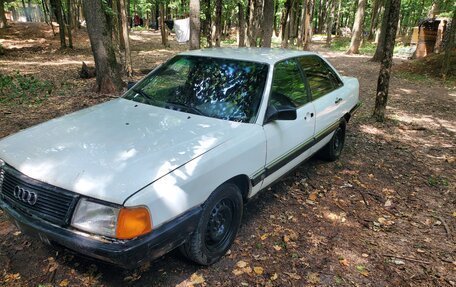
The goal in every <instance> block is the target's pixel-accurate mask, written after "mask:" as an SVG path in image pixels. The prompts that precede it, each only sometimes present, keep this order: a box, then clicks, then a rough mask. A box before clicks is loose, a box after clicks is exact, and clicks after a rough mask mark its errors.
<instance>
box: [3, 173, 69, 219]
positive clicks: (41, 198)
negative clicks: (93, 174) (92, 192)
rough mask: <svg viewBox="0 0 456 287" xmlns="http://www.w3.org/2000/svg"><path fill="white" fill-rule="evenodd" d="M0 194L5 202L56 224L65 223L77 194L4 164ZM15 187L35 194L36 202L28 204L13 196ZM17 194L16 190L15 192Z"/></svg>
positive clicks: (23, 211)
mask: <svg viewBox="0 0 456 287" xmlns="http://www.w3.org/2000/svg"><path fill="white" fill-rule="evenodd" d="M2 170H3V182H1V183H0V187H1V194H2V197H3V199H4V200H5V202H7V204H9V205H10V206H12V207H14V208H16V209H18V210H19V211H21V212H22V213H26V214H29V215H34V216H37V217H40V218H42V219H45V220H47V221H50V222H52V223H55V224H58V225H67V224H68V222H69V219H70V216H71V213H72V212H73V209H74V206H75V204H76V201H77V198H78V195H77V194H75V193H73V192H70V191H67V190H64V189H61V188H58V187H55V186H52V185H50V184H46V183H43V182H40V181H37V180H35V179H32V178H30V177H27V176H26V175H24V174H22V173H20V172H19V171H17V170H15V169H13V168H12V167H9V166H4V167H3V168H2ZM15 189H16V190H18V189H22V190H25V191H26V192H27V193H34V194H36V202H34V204H33V205H32V204H30V203H29V202H27V201H26V200H21V198H17V196H15ZM16 194H17V192H16Z"/></svg>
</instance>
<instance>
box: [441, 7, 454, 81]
mask: <svg viewBox="0 0 456 287" xmlns="http://www.w3.org/2000/svg"><path fill="white" fill-rule="evenodd" d="M450 25H451V26H450V28H449V29H448V28H447V33H448V38H447V41H446V43H445V54H444V56H443V65H442V78H443V79H444V80H445V79H446V77H447V76H448V74H449V70H450V66H451V63H452V62H451V54H452V53H453V51H454V48H455V43H456V39H455V38H456V9H455V10H453V18H452V20H451V24H450Z"/></svg>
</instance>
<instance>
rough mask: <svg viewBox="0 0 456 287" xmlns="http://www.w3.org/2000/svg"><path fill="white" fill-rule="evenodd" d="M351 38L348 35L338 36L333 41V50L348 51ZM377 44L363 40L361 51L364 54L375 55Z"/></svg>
mask: <svg viewBox="0 0 456 287" xmlns="http://www.w3.org/2000/svg"><path fill="white" fill-rule="evenodd" d="M350 41H351V39H350V38H348V37H336V38H333V40H332V42H331V48H330V49H331V50H332V51H337V52H347V51H348V48H350ZM376 48H377V45H375V44H373V43H372V42H369V41H366V40H365V41H363V43H362V45H361V47H359V52H360V53H361V54H364V55H374V53H375V49H376Z"/></svg>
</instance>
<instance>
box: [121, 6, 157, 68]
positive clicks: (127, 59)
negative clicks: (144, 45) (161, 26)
mask: <svg viewBox="0 0 456 287" xmlns="http://www.w3.org/2000/svg"><path fill="white" fill-rule="evenodd" d="M118 4H119V13H120V24H121V29H120V30H121V31H120V32H121V37H120V49H121V51H123V53H124V68H125V72H126V73H127V75H128V76H129V77H131V76H132V74H133V68H132V63H131V49H130V36H129V35H128V25H129V24H130V23H129V21H128V19H127V9H126V3H125V0H119V2H118ZM157 25H158V23H157Z"/></svg>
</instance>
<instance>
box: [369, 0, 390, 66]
mask: <svg viewBox="0 0 456 287" xmlns="http://www.w3.org/2000/svg"><path fill="white" fill-rule="evenodd" d="M390 7H391V0H386V2H385V7H384V11H383V19H382V26H381V28H380V33H379V37H378V44H377V48H376V49H375V54H374V56H373V57H372V59H371V61H373V62H381V61H382V60H383V57H384V55H385V53H384V52H385V44H386V41H385V38H386V33H387V26H388V21H389V16H390V10H391V9H390Z"/></svg>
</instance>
